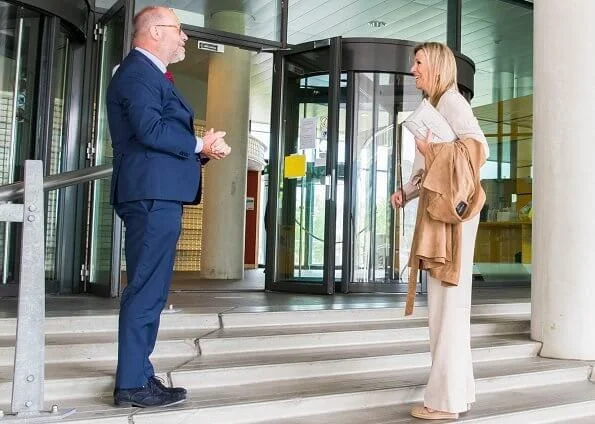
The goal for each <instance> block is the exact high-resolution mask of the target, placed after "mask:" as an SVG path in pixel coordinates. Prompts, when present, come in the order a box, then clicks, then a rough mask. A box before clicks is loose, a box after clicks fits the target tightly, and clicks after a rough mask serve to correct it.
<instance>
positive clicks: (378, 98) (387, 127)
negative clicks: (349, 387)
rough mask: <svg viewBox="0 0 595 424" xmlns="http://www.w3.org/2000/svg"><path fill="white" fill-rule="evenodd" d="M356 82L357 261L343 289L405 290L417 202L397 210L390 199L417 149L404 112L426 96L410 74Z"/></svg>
mask: <svg viewBox="0 0 595 424" xmlns="http://www.w3.org/2000/svg"><path fill="white" fill-rule="evenodd" d="M352 81H353V85H354V87H353V88H351V92H352V93H353V126H352V131H351V132H352V134H353V135H352V141H351V143H352V144H351V146H352V153H351V155H352V163H351V166H352V168H351V180H352V181H353V183H352V185H353V187H352V195H351V215H350V220H351V222H350V226H349V228H350V230H351V231H352V234H351V235H350V237H351V240H352V247H351V249H352V258H351V269H350V281H349V282H348V289H347V290H344V291H360V292H376V291H383V292H401V291H405V290H406V284H405V283H406V278H407V275H406V269H407V260H408V257H409V246H410V243H411V236H412V234H413V225H414V224H415V214H416V203H417V202H416V201H415V202H411V203H410V204H408V205H407V207H406V208H405V210H404V211H402V210H399V211H394V210H393V209H392V208H391V206H390V201H389V199H390V195H391V194H392V193H393V192H394V191H395V188H396V187H398V186H399V185H400V172H399V166H401V165H402V166H403V177H404V178H408V176H409V173H410V170H411V163H412V158H410V157H409V156H410V153H412V152H413V151H410V150H411V148H412V146H415V144H414V142H413V139H408V138H403V137H404V134H405V133H404V132H402V131H401V126H400V125H399V124H400V122H401V118H402V117H403V116H405V115H403V110H404V109H407V108H409V107H411V106H413V108H414V107H415V105H417V103H418V102H419V101H420V99H421V96H420V94H419V92H417V90H415V83H414V81H413V78H412V77H410V76H406V75H400V74H388V73H357V72H356V73H354V75H353V78H352ZM414 90H415V91H414ZM411 110H413V109H411ZM400 145H402V146H403V147H404V148H405V149H404V150H403V149H402V148H401V149H400V148H399V146H400ZM399 151H401V152H402V154H401V157H399ZM403 213H404V215H403ZM404 220H405V225H403V221H404ZM409 224H412V225H409Z"/></svg>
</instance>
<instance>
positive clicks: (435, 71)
mask: <svg viewBox="0 0 595 424" xmlns="http://www.w3.org/2000/svg"><path fill="white" fill-rule="evenodd" d="M418 51H422V52H424V53H425V55H426V60H427V61H428V68H429V69H430V74H431V75H430V76H431V79H432V85H431V86H430V92H429V93H425V95H426V96H427V97H428V99H429V100H430V103H431V104H432V105H433V106H436V105H437V104H438V100H440V97H442V95H443V94H444V93H445V92H446V90H448V89H450V88H454V89H457V62H456V60H455V55H454V54H453V53H452V50H451V49H450V48H448V46H446V45H445V44H442V43H437V42H434V41H427V42H425V43H422V44H418V45H417V46H415V49H414V50H413V54H416V53H417V52H418Z"/></svg>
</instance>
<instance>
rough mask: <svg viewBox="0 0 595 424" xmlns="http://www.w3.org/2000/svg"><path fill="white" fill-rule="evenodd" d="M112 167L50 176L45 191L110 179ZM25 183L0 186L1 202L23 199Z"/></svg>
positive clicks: (90, 168)
mask: <svg viewBox="0 0 595 424" xmlns="http://www.w3.org/2000/svg"><path fill="white" fill-rule="evenodd" d="M112 169H113V167H112V165H99V166H91V167H88V168H82V169H77V170H76V171H68V172H62V173H61V174H55V175H48V176H47V177H44V179H43V190H44V191H50V190H56V189H59V188H63V187H69V186H73V185H76V184H80V183H86V182H88V181H93V180H98V179H101V178H108V177H110V176H111V175H112ZM24 187H25V185H24V183H23V181H19V182H17V183H12V184H6V185H3V186H0V201H11V200H15V199H18V198H21V197H23V193H24V192H25V191H24Z"/></svg>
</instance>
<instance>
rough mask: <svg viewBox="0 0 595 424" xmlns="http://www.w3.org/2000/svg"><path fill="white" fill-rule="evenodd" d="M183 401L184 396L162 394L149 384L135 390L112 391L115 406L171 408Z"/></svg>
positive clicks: (161, 391) (179, 394) (162, 392)
mask: <svg viewBox="0 0 595 424" xmlns="http://www.w3.org/2000/svg"><path fill="white" fill-rule="evenodd" d="M184 400H186V395H184V394H181V393H168V392H164V391H163V390H161V389H159V387H157V386H156V385H154V384H152V383H150V382H148V383H147V385H146V386H144V387H139V388H136V389H115V390H114V404H115V405H116V406H138V407H140V408H148V407H151V406H171V405H176V404H178V403H181V402H183V401H184Z"/></svg>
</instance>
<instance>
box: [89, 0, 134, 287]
mask: <svg viewBox="0 0 595 424" xmlns="http://www.w3.org/2000/svg"><path fill="white" fill-rule="evenodd" d="M122 10H123V11H124V37H123V40H122V58H124V57H125V56H126V55H127V54H128V52H129V51H130V49H131V46H132V21H133V16H134V0H118V1H117V2H116V3H115V4H114V5H113V6H112V7H111V8H110V9H109V10H108V11H107V12H105V13H104V14H103V15H102V16H101V17H100V18H99V19H98V21H97V23H96V26H95V31H96V33H97V34H98V35H99V37H101V35H102V30H103V28H104V27H105V26H106V25H107V24H108V23H109V22H110V21H111V19H112V18H114V17H115V16H116V15H117V14H119V13H120V12H121V11H122ZM95 46H96V47H95V52H94V55H95V59H94V63H95V65H96V66H95V68H96V69H97V70H98V71H97V73H96V75H95V76H94V77H95V78H94V90H93V99H94V102H93V104H95V105H96V107H98V106H99V98H100V90H102V89H106V88H107V87H103V86H102V83H101V78H102V77H103V74H102V59H103V53H104V48H105V43H103V42H98V43H95ZM99 118H100V113H99V110H97V111H96V113H95V117H94V119H93V124H92V125H93V128H94V131H93V132H94V137H93V139H92V140H91V142H90V146H91V149H92V150H93V151H95V149H96V148H97V142H98V128H99V123H100V122H99ZM96 165H100V164H98V163H97V157H96V156H95V155H92V156H91V158H90V159H89V158H88V166H96ZM96 185H97V181H91V182H89V183H88V184H87V187H88V190H87V193H88V195H87V205H86V213H85V215H86V218H85V219H86V224H87V225H86V226H85V228H86V229H87V230H86V231H85V233H84V236H83V240H84V241H83V244H84V254H83V261H82V267H81V283H82V290H81V291H83V292H86V293H91V294H94V295H98V296H101V297H117V296H119V295H120V286H121V284H120V280H121V272H120V268H121V262H122V260H121V251H122V229H123V225H122V220H121V219H120V217H118V215H117V214H116V213H115V211H113V212H112V236H111V259H110V273H109V282H103V283H97V282H95V283H94V284H90V281H89V272H90V266H91V241H92V238H93V235H94V231H95V230H96V229H95V228H93V212H94V209H95V207H96V205H94V193H95V189H96Z"/></svg>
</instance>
